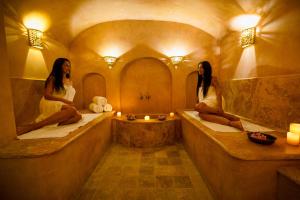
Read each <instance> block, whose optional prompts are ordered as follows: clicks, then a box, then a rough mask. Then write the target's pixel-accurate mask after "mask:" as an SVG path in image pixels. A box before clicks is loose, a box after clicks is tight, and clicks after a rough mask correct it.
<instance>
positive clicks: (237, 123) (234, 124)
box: [229, 121, 244, 131]
mask: <svg viewBox="0 0 300 200" xmlns="http://www.w3.org/2000/svg"><path fill="white" fill-rule="evenodd" d="M229 126H232V127H234V128H237V129H240V130H242V131H243V130H244V128H243V125H242V122H241V121H230V122H229Z"/></svg>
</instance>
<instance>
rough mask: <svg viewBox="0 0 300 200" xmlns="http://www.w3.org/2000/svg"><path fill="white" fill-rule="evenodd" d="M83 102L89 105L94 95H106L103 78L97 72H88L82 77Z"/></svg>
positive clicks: (85, 105) (86, 105)
mask: <svg viewBox="0 0 300 200" xmlns="http://www.w3.org/2000/svg"><path fill="white" fill-rule="evenodd" d="M82 85H83V104H84V107H85V108H88V107H89V104H90V103H91V102H92V99H93V97H94V96H103V97H105V96H106V83H105V78H104V77H103V76H102V75H100V74H98V73H89V74H86V75H85V76H84V77H83V80H82Z"/></svg>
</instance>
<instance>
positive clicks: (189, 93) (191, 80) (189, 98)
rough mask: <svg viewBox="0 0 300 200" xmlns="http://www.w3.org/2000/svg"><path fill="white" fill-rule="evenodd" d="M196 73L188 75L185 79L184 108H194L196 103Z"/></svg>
mask: <svg viewBox="0 0 300 200" xmlns="http://www.w3.org/2000/svg"><path fill="white" fill-rule="evenodd" d="M197 74H198V71H194V72H192V73H190V74H189V75H188V76H187V78H186V90H185V91H186V94H185V97H186V104H185V106H186V108H194V107H195V104H196V102H197V93H196V90H197V77H198V75H197Z"/></svg>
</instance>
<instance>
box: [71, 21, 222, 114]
mask: <svg viewBox="0 0 300 200" xmlns="http://www.w3.org/2000/svg"><path fill="white" fill-rule="evenodd" d="M216 43H217V42H216V40H215V39H214V38H213V37H212V36H210V35H208V34H207V33H205V32H203V31H201V30H199V29H196V28H194V27H192V26H189V25H185V24H180V23H174V22H162V21H144V20H143V21H142V20H141V21H135V20H124V21H114V22H106V23H102V24H98V25H96V26H94V27H92V28H89V29H87V30H86V31H84V32H82V33H81V34H79V35H78V36H77V37H76V38H75V40H74V41H73V42H72V44H71V47H70V53H71V59H72V62H73V78H74V83H75V87H76V88H77V92H78V93H77V97H76V103H77V105H79V106H80V107H83V105H84V102H83V98H82V96H83V91H82V78H83V77H84V76H85V75H86V74H88V73H98V74H100V75H102V76H103V77H104V78H105V80H106V95H107V98H108V102H109V103H111V104H112V105H113V107H114V108H115V109H116V110H119V109H120V106H121V103H120V98H121V97H120V88H121V87H120V86H121V76H122V74H121V73H122V69H123V68H124V67H125V66H126V64H128V63H130V62H131V61H133V60H136V59H139V58H143V57H148V58H149V57H150V58H155V59H160V60H162V61H163V62H164V63H165V64H166V66H167V67H168V68H169V71H170V72H171V83H172V86H171V90H172V91H171V94H172V103H171V110H176V109H177V108H185V107H186V79H187V77H188V75H189V74H190V73H191V72H193V71H195V70H196V65H197V63H198V62H199V61H201V60H209V61H210V62H211V63H212V64H213V66H214V67H215V71H216V70H217V64H218V58H217V57H218V56H217V55H215V51H214V49H215V46H216ZM109 54H115V55H114V56H117V57H118V58H119V59H118V61H117V62H116V64H115V65H114V66H113V68H112V69H108V67H107V65H106V63H105V62H104V60H103V58H102V56H105V55H109ZM176 54H179V55H183V56H186V59H187V60H186V61H185V62H183V63H182V64H179V66H178V69H175V68H174V66H172V65H171V64H170V62H169V60H167V58H168V56H172V55H176ZM141 67H143V66H141ZM156 76H157V79H159V78H160V77H159V74H157V75H156ZM153 81H155V79H154V80H153ZM91 87H93V86H91ZM193 97H194V95H193V96H192V97H191V98H193Z"/></svg>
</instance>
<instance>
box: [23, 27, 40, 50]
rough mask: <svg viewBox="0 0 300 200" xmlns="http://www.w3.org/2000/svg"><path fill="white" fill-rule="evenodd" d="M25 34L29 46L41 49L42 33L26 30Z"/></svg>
mask: <svg viewBox="0 0 300 200" xmlns="http://www.w3.org/2000/svg"><path fill="white" fill-rule="evenodd" d="M27 32H28V40H29V44H30V46H32V47H35V48H38V49H43V40H42V38H43V32H42V31H39V30H35V29H28V30H27Z"/></svg>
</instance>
